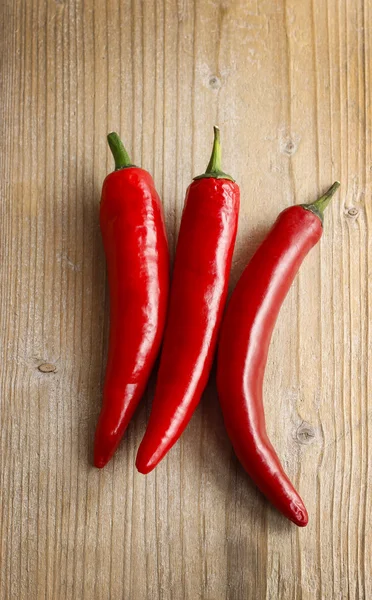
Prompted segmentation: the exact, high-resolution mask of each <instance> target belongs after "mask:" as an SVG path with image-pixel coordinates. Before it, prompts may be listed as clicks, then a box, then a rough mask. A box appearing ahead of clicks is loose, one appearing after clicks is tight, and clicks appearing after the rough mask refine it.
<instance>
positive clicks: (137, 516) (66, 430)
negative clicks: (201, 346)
mask: <svg viewBox="0 0 372 600" xmlns="http://www.w3.org/2000/svg"><path fill="white" fill-rule="evenodd" d="M0 15H1V19H0V27H1V36H0V44H1V54H0V56H1V59H0V60H1V68H0V78H1V86H0V111H1V114H0V146H1V148H0V149H1V151H0V173H1V177H0V194H1V196H0V198H1V202H0V231H1V239H0V256H1V261H0V280H1V286H0V341H1V343H0V352H1V366H0V403H1V415H0V419H1V429H0V439H1V451H0V478H1V479H0V506H1V510H0V536H1V537H0V598H4V599H6V600H8V599H13V598H19V599H20V600H23V599H27V600H34V599H39V598H47V599H48V600H49V599H62V598H69V599H75V598H76V599H79V600H81V599H85V598H86V599H88V598H89V600H90V599H93V598H95V599H106V598H111V599H112V600H117V599H125V600H127V599H130V600H137V599H142V598H151V600H153V599H154V600H156V599H159V600H160V599H161V600H167V599H172V600H178V599H179V598H180V599H181V598H182V599H188V600H195V599H197V598H203V599H208V600H219V599H222V598H226V599H228V600H243V599H244V600H245V599H252V600H253V599H254V600H257V599H258V600H261V599H267V600H269V599H270V600H271V599H273V598H280V599H283V600H287V599H290V598H291V599H292V598H293V599H298V600H300V599H301V600H307V599H309V600H313V599H315V598H319V599H322V600H323V599H325V598H327V599H328V598H342V599H343V598H345V599H346V598H348V599H349V598H350V599H361V598H365V599H368V598H371V597H372V577H371V560H370V553H369V548H370V545H371V542H372V529H371V520H370V518H369V517H370V514H371V493H370V486H369V481H370V480H371V476H372V473H371V468H372V467H371V461H370V460H369V455H370V448H371V431H370V411H371V409H370V406H369V402H368V399H369V392H370V389H371V385H372V380H371V377H372V369H371V368H370V366H371V361H370V356H369V355H370V349H371V333H370V326H369V323H370V322H371V318H372V302H371V298H372V296H371V270H372V265H371V251H372V245H371V239H372V238H371V233H370V232H371V223H372V210H371V164H372V163H371V119H370V117H371V64H372V62H371V61H372V47H371V28H370V26H369V24H370V20H371V17H372V2H371V0H364V1H363V0H355V1H353V0H337V1H336V0H326V1H325V2H315V1H307V0H301V1H298V0H280V1H276V0H261V1H258V0H248V1H247V0H227V1H226V0H211V1H210V2H203V1H202V0H177V1H176V0H163V1H162V2H160V1H159V2H156V1H155V0H146V2H145V1H140V0H131V1H130V0H105V1H104V2H103V1H102V2H101V1H100V2H99V1H98V0H85V1H84V2H83V1H82V0H29V1H27V2H26V0H20V1H19V2H13V1H12V0H3V2H2V3H0ZM214 123H218V124H219V125H220V127H221V130H222V140H223V150H224V167H225V170H226V171H227V172H231V173H232V174H234V175H235V176H236V179H237V181H238V182H239V183H240V185H241V192H242V209H241V216H240V225H239V235H238V241H237V246H236V251H235V255H234V264H233V272H232V275H231V287H233V285H234V284H235V282H236V281H237V279H238V277H239V275H240V273H241V272H242V270H243V268H244V266H245V264H246V263H247V260H248V259H249V257H250V256H251V255H252V253H253V252H254V250H255V248H256V247H257V244H258V243H259V242H260V240H261V239H262V237H263V236H264V234H265V232H266V231H267V230H268V228H269V227H270V225H271V223H272V222H273V221H274V219H275V218H276V216H277V214H278V212H279V211H280V210H282V209H283V208H284V207H286V206H289V205H291V204H294V203H301V202H306V201H309V200H311V199H314V198H315V197H316V196H317V195H318V194H320V193H321V192H322V191H323V190H324V189H325V188H326V187H327V186H328V185H329V184H330V183H331V182H332V181H333V180H334V179H337V178H340V179H341V182H342V188H341V192H340V193H339V194H338V195H337V197H336V198H335V200H334V202H333V205H332V207H331V208H330V209H328V211H327V216H326V220H325V230H324V236H323V239H322V241H321V244H320V245H319V246H318V247H317V248H316V249H314V250H313V251H312V252H311V254H310V255H309V257H308V258H307V259H306V261H305V263H304V265H303V268H302V269H301V273H300V275H299V276H298V278H297V279H296V281H295V283H294V285H293V288H292V289H291V291H290V293H289V295H288V298H287V299H286V301H285V304H284V306H283V309H282V311H281V314H280V319H279V322H278V325H277V327H276V329H275V332H274V336H273V342H272V346H271V348H270V354H269V361H268V368H267V373H266V378H265V407H266V414H267V423H268V430H269V433H270V435H271V437H272V439H273V440H274V443H275V446H276V448H277V450H278V453H279V455H280V457H281V458H282V460H283V463H284V465H285V467H286V469H287V470H288V472H289V474H290V476H291V477H292V479H293V481H294V482H295V484H296V486H297V487H298V488H299V490H300V492H301V494H302V496H303V498H304V500H305V502H306V504H307V506H308V509H309V514H310V522H309V525H308V527H307V528H306V529H304V530H298V529H296V528H295V527H294V526H292V525H291V524H289V523H287V522H286V521H285V520H284V519H283V518H282V517H281V516H280V515H279V514H277V513H276V512H275V511H274V510H273V509H272V508H271V507H270V506H269V505H268V503H267V502H266V501H265V500H264V499H263V498H262V496H261V495H260V493H259V492H258V491H257V490H256V489H255V488H254V486H253V485H252V483H251V482H250V481H249V479H248V478H247V476H246V475H245V473H244V472H243V470H242V468H241V467H240V466H239V464H238V462H237V460H236V458H235V457H234V455H233V452H232V450H231V446H230V443H229V441H228V439H227V436H226V433H225V431H224V427H223V421H222V416H221V413H220V409H219V407H218V401H217V397H216V389H215V383H214V376H212V378H211V381H210V384H209V386H208V389H207V390H206V393H205V395H204V397H203V401H202V403H201V405H200V406H199V407H198V409H197V411H196V413H195V415H194V417H193V419H192V422H191V423H190V425H189V427H188V429H187V430H186V432H185V434H184V435H183V437H182V439H181V441H180V442H179V443H178V444H177V445H176V447H175V448H174V449H172V451H171V452H170V453H169V455H168V456H167V457H166V458H165V460H164V461H163V462H162V463H161V464H160V465H159V467H158V468H157V469H156V471H155V472H154V473H152V474H150V475H149V476H147V477H143V476H141V475H139V474H138V473H137V472H136V470H135V467H134V459H135V453H136V449H137V448H138V445H139V442H140V440H141V437H142V435H143V432H144V429H145V426H146V421H147V419H148V416H149V410H150V404H151V397H152V393H153V387H154V377H153V378H152V381H151V382H150V384H149V387H148V390H147V392H146V395H145V398H144V401H143V402H142V403H141V406H140V408H139V410H138V411H137V414H136V416H135V418H134V419H133V422H132V423H131V425H130V427H129V429H128V432H127V434H126V436H125V439H124V440H123V442H122V444H121V447H120V449H119V451H118V452H117V455H116V456H115V458H114V460H113V461H112V462H111V463H110V464H109V465H108V466H107V467H106V468H105V469H104V470H103V471H101V472H99V471H97V470H96V469H94V468H93V467H92V465H91V457H92V443H93V434H94V427H95V423H96V420H97V416H98V412H99V407H100V402H101V386H102V381H103V373H104V366H105V355H106V351H107V333H108V298H107V290H106V281H105V260H104V255H103V250H102V244H101V239H100V232H99V226H98V204H99V197H100V188H101V184H102V181H103V178H104V177H105V175H106V173H107V172H109V171H110V170H111V168H112V160H111V158H110V156H109V153H108V149H107V145H106V140H105V136H106V133H107V132H108V131H109V130H118V131H119V132H121V134H122V136H123V138H124V139H125V142H126V144H127V147H128V149H129V150H130V153H131V156H132V157H133V160H134V161H135V162H136V163H137V164H140V165H142V166H143V167H145V168H147V169H149V170H150V171H151V172H152V173H153V175H154V179H155V182H156V185H157V188H158V190H159V192H160V194H161V197H162V199H163V202H164V208H165V213H166V221H167V223H166V224H167V230H168V234H169V240H170V245H171V249H172V251H173V250H174V247H175V244H176V240H177V232H178V227H179V223H180V218H181V212H182V206H183V198H184V193H185V189H186V187H187V185H188V184H189V182H190V180H191V178H192V177H193V176H194V175H197V174H199V173H200V172H202V171H203V170H204V168H205V165H206V162H207V159H208V156H209V152H210V146H211V139H212V125H213V124H214ZM43 364H50V365H52V367H53V368H51V369H48V368H43V367H41V369H40V366H41V365H43Z"/></svg>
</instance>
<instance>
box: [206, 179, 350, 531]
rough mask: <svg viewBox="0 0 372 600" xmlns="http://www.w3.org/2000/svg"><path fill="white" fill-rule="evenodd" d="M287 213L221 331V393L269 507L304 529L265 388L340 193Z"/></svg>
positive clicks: (242, 456) (241, 453) (243, 458)
mask: <svg viewBox="0 0 372 600" xmlns="http://www.w3.org/2000/svg"><path fill="white" fill-rule="evenodd" d="M339 185H340V184H339V183H338V182H336V183H334V184H333V186H332V187H331V188H330V189H329V190H328V191H327V192H326V194H325V195H324V196H322V197H321V198H320V199H319V200H317V201H316V202H314V203H313V204H309V205H302V206H292V207H290V208H287V209H286V210H284V211H283V212H282V213H281V214H280V215H279V217H278V219H277V221H276V222H275V224H274V226H273V228H272V229H271V231H270V232H269V234H268V235H267V237H266V239H265V240H264V241H263V242H262V244H261V245H260V247H259V248H258V250H257V251H256V253H255V254H254V256H253V258H252V259H251V261H250V263H249V264H248V266H247V267H246V269H245V271H244V272H243V274H242V276H241V278H240V280H239V282H238V284H237V286H236V288H235V290H234V292H233V294H232V297H231V300H230V302H229V305H228V307H227V310H226V314H225V317H224V319H223V323H222V327H221V335H220V342H219V349H218V363H217V389H218V394H219V398H220V402H221V407H222V412H223V417H224V421H225V425H226V429H227V432H228V435H229V437H230V440H231V442H232V444H233V447H234V450H235V453H236V455H237V457H238V459H239V460H240V462H241V463H242V465H243V467H244V469H245V470H246V471H247V473H248V474H249V475H250V476H251V478H252V479H253V481H254V482H255V483H256V485H257V486H258V487H259V488H260V490H261V491H262V492H263V493H264V494H265V496H267V498H268V499H269V500H270V501H271V502H272V504H273V505H274V506H275V507H276V508H277V509H278V510H279V511H281V512H282V513H283V514H284V515H285V516H286V517H287V518H288V519H290V520H291V521H293V522H294V523H296V525H299V526H300V527H303V526H305V525H306V524H307V521H308V515H307V512H306V508H305V506H304V504H303V502H302V500H301V498H300V496H299V495H298V494H297V492H296V490H295V489H294V487H293V486H292V484H291V482H290V481H289V479H288V477H287V475H286V474H285V472H284V470H283V467H282V465H281V463H280V461H279V458H278V456H277V454H276V453H275V450H274V448H273V446H272V445H271V443H270V441H269V439H268V437H267V433H266V425H265V415H264V409H263V403H262V384H263V377H264V371H265V366H266V360H267V353H268V349H269V344H270V339H271V334H272V331H273V327H274V325H275V321H276V319H277V316H278V313H279V310H280V307H281V305H282V302H283V300H284V298H285V296H286V294H287V292H288V290H289V288H290V286H291V283H292V281H293V279H294V277H295V275H296V273H297V271H298V269H299V267H300V265H301V263H302V261H303V259H304V258H305V256H306V254H307V253H308V252H309V250H310V249H311V248H312V247H313V246H314V245H315V244H316V243H317V242H318V240H319V239H320V237H321V235H322V229H323V228H322V219H323V211H324V209H325V207H326V206H327V204H328V203H329V201H330V198H331V196H332V195H333V194H334V192H335V191H336V189H337V188H338V187H339Z"/></svg>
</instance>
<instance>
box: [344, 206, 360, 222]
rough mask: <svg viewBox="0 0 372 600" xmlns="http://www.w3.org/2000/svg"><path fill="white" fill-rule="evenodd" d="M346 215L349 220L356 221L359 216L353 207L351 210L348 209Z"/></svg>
mask: <svg viewBox="0 0 372 600" xmlns="http://www.w3.org/2000/svg"><path fill="white" fill-rule="evenodd" d="M346 215H347V216H348V217H349V218H350V219H356V218H357V216H358V215H359V210H358V209H357V208H356V207H355V206H352V207H351V208H349V209H348V210H347V212H346Z"/></svg>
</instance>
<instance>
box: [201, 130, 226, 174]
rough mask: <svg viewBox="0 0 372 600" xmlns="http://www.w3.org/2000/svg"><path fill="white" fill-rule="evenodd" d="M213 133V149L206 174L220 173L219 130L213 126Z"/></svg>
mask: <svg viewBox="0 0 372 600" xmlns="http://www.w3.org/2000/svg"><path fill="white" fill-rule="evenodd" d="M213 131H214V140H213V148H212V154H211V157H210V160H209V163H208V166H207V170H206V171H205V172H206V173H218V172H221V156H222V155H221V136H220V128H219V127H217V125H215V126H214V127H213Z"/></svg>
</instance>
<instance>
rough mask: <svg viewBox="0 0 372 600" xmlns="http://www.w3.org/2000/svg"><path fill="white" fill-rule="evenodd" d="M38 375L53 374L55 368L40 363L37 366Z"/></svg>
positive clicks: (49, 364) (48, 364)
mask: <svg viewBox="0 0 372 600" xmlns="http://www.w3.org/2000/svg"><path fill="white" fill-rule="evenodd" d="M38 369H39V371H40V373H55V372H56V370H57V367H56V366H55V365H52V364H51V363H42V364H41V365H39V366H38Z"/></svg>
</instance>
